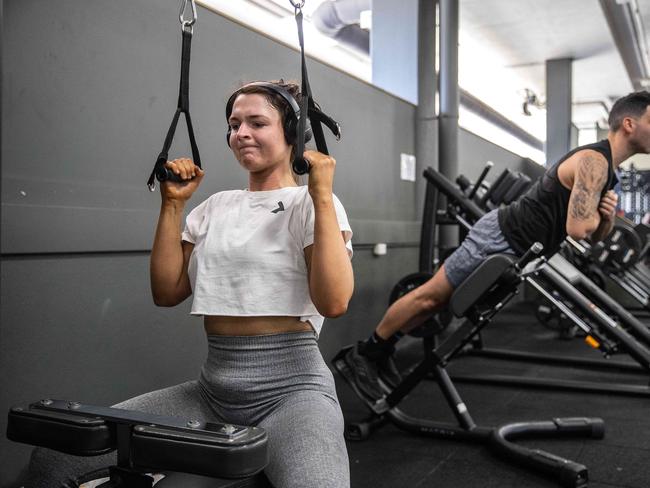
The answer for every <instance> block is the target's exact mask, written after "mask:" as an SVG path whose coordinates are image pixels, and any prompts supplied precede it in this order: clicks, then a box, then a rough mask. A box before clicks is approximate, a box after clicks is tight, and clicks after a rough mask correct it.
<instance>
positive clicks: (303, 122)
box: [292, 8, 341, 174]
mask: <svg viewBox="0 0 650 488" xmlns="http://www.w3.org/2000/svg"><path fill="white" fill-rule="evenodd" d="M302 19H303V16H302V10H300V8H296V24H297V26H298V42H299V43H300V59H301V73H302V84H301V88H300V91H301V92H302V100H301V102H300V119H299V120H298V128H297V132H298V138H297V141H296V148H295V155H294V160H293V164H292V165H293V170H294V172H295V173H297V174H304V173H307V172H309V164H308V163H307V162H306V161H305V160H304V159H303V157H302V154H303V153H304V152H305V138H304V137H302V134H304V133H305V130H306V128H307V118H309V122H310V124H311V130H312V133H313V134H314V141H315V142H316V148H317V149H318V151H319V152H321V153H323V154H329V151H328V149H327V143H326V142H325V134H324V133H323V127H322V125H321V124H325V125H326V126H327V128H329V129H330V130H331V131H332V133H333V134H334V135H335V136H336V138H337V140H338V139H340V138H341V131H340V127H339V124H338V123H337V122H336V121H335V120H334V119H332V118H331V117H329V116H328V115H325V114H324V113H323V112H322V111H321V110H320V108H319V107H318V105H316V102H314V98H313V96H312V93H311V87H310V85H309V75H308V73H307V63H306V60H305V39H304V35H303V29H302Z"/></svg>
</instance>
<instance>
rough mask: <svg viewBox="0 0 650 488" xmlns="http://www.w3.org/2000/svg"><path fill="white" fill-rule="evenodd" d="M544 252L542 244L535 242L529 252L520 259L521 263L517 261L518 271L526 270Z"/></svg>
mask: <svg viewBox="0 0 650 488" xmlns="http://www.w3.org/2000/svg"><path fill="white" fill-rule="evenodd" d="M543 250H544V246H543V245H542V244H541V242H535V243H534V244H533V245H532V246H530V248H529V249H528V251H526V252H525V253H524V255H523V256H522V257H520V258H519V261H517V264H516V266H517V269H524V267H525V266H526V265H527V264H528V263H530V262H531V261H532V260H533V259H535V258H536V257H537V256H539V254H540V253H541V252H542V251H543Z"/></svg>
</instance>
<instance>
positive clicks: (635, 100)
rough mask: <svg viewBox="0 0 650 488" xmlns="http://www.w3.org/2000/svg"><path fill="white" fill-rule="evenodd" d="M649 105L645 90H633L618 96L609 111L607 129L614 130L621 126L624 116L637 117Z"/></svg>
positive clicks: (649, 95)
mask: <svg viewBox="0 0 650 488" xmlns="http://www.w3.org/2000/svg"><path fill="white" fill-rule="evenodd" d="M648 105H650V92H647V91H645V90H642V91H638V92H633V93H630V94H629V95H626V96H624V97H623V98H619V99H618V100H616V102H615V103H614V106H613V107H612V110H610V112H609V118H608V119H607V122H608V123H609V130H610V131H612V132H616V131H617V130H618V129H620V128H621V124H622V123H623V119H624V118H625V117H634V118H638V117H640V116H641V115H643V114H644V113H645V110H646V107H647V106H648Z"/></svg>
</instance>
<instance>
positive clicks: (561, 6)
mask: <svg viewBox="0 0 650 488" xmlns="http://www.w3.org/2000/svg"><path fill="white" fill-rule="evenodd" d="M612 1H613V0H612ZM637 4H638V6H639V10H640V12H641V14H642V15H641V17H642V19H643V23H644V25H647V23H648V22H650V0H637ZM460 5H461V11H460V19H461V20H460V25H461V40H462V38H463V35H469V36H471V37H472V38H473V39H475V40H477V41H479V42H481V43H483V44H484V45H485V46H486V47H488V46H489V48H490V49H493V50H494V51H495V52H497V53H499V55H500V58H502V60H503V64H502V66H500V68H501V69H503V70H505V71H506V72H509V73H511V74H512V76H513V77H515V78H517V79H519V80H521V83H525V84H526V88H530V89H532V90H533V91H534V92H535V93H536V94H538V95H540V96H541V97H544V96H545V92H546V86H545V85H546V83H545V70H544V65H545V61H546V60H547V59H557V58H572V59H573V60H574V61H573V87H572V90H573V102H574V107H573V120H574V123H575V124H576V125H578V126H579V127H584V126H586V125H590V124H593V123H594V122H596V121H598V120H599V119H602V118H603V117H604V116H605V114H606V113H605V109H604V108H603V105H602V104H603V103H604V104H605V105H606V106H608V107H609V106H611V101H612V100H614V99H616V98H618V97H620V96H623V95H626V94H627V93H629V92H631V91H632V89H633V88H632V83H631V81H630V79H629V77H628V75H627V72H626V70H625V67H624V65H623V61H622V59H621V56H620V54H619V52H618V50H617V48H616V45H615V44H614V40H613V37H612V34H611V32H610V29H609V26H608V24H607V21H606V19H605V16H604V14H603V12H602V9H601V6H600V2H598V1H597V0H461V4H460ZM646 42H647V40H646ZM461 52H462V50H461Z"/></svg>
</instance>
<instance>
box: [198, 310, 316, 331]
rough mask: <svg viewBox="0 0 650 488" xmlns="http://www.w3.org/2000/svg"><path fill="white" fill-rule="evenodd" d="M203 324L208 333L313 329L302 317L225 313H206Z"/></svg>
mask: <svg viewBox="0 0 650 488" xmlns="http://www.w3.org/2000/svg"><path fill="white" fill-rule="evenodd" d="M203 325H204V327H205V332H206V334H208V335H225V336H253V335H269V334H283V333H286V332H304V331H311V330H313V329H312V326H311V325H310V324H309V323H308V322H301V321H300V317H286V316H280V317H278V316H271V317H226V316H223V315H205V316H204V317H203Z"/></svg>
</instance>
